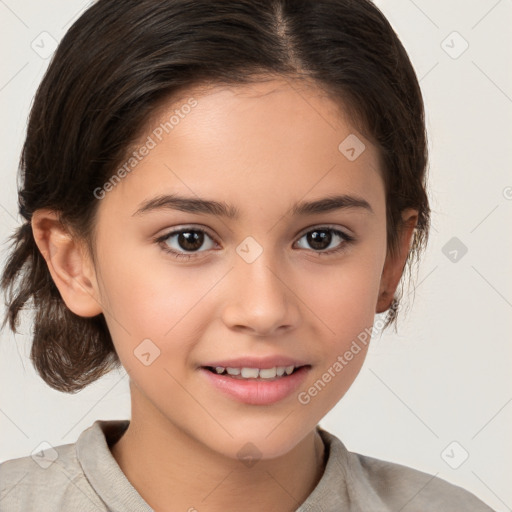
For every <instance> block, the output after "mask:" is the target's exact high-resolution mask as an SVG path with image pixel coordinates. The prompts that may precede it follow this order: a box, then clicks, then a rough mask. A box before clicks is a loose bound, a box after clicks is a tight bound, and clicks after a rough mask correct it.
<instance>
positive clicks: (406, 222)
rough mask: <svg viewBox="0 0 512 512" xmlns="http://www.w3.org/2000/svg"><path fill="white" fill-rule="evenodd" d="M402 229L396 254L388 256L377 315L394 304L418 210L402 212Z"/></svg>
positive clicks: (378, 300) (416, 222) (410, 209)
mask: <svg viewBox="0 0 512 512" xmlns="http://www.w3.org/2000/svg"><path fill="white" fill-rule="evenodd" d="M402 221H403V225H402V229H401V231H400V236H399V246H398V248H397V252H396V254H394V255H392V254H391V253H390V252H389V251H388V254H387V255H386V261H385V262H384V268H383V270H382V277H381V282H380V289H379V296H378V299H377V306H376V309H375V312H376V313H384V312H385V311H387V310H388V309H389V308H390V307H391V304H392V302H393V299H394V296H395V291H396V289H397V287H398V283H399V282H400V278H401V277H402V273H403V270H404V267H405V263H406V261H407V256H408V255H409V251H410V248H411V242H412V238H413V234H414V229H415V228H416V225H417V224H418V210H414V209H412V208H408V209H406V210H404V211H403V212H402Z"/></svg>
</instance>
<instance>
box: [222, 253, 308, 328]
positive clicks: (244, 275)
mask: <svg viewBox="0 0 512 512" xmlns="http://www.w3.org/2000/svg"><path fill="white" fill-rule="evenodd" d="M270 252H271V251H263V253H262V254H261V255H260V256H259V257H258V258H257V259H256V260H255V261H253V262H251V263H249V262H247V261H245V260H244V259H243V258H236V260H235V267H234V268H233V269H232V271H231V272H230V273H229V274H228V279H229V282H228V283H226V285H227V286H229V290H230V292H229V293H228V294H227V297H228V299H227V302H226V304H225V306H224V310H223V314H222V316H223V321H224V323H225V324H226V325H227V326H228V327H229V328H230V329H235V330H238V331H247V332H248V333H250V334H252V335H255V336H272V335H275V334H278V333H281V334H282V332H285V331H288V330H292V329H295V328H296V327H297V326H298V325H299V322H300V318H301V317H300V308H299V304H298V303H299V302H300V300H299V298H298V296H297V294H296V293H295V292H294V290H293V288H294V286H293V283H292V282H291V281H292V279H291V278H290V277H289V276H290V274H289V273H287V272H284V271H283V269H282V268H279V269H277V268H276V265H275V259H274V258H272V256H271V254H270ZM272 259H274V261H271V260H272ZM272 263H274V265H273V264H272ZM281 331H282V332H281Z"/></svg>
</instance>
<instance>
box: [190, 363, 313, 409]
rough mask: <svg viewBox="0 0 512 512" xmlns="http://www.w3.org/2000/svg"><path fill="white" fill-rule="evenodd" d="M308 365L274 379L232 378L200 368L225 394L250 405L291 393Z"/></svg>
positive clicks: (260, 403)
mask: <svg viewBox="0 0 512 512" xmlns="http://www.w3.org/2000/svg"><path fill="white" fill-rule="evenodd" d="M310 369H311V367H310V366H303V367H301V368H299V369H298V370H297V371H296V372H294V373H292V374H291V375H288V376H286V377H281V378H279V379H276V380H269V381H266V380H264V379H234V378H232V377H229V376H227V375H219V374H217V373H213V372H211V371H210V370H207V369H206V368H200V370H201V373H203V375H205V377H206V378H207V379H208V380H209V381H210V382H211V383H212V384H213V385H214V386H215V387H216V388H217V389H218V390H220V391H222V392H223V393H225V394H226V395H228V396H230V397H231V398H234V399H235V400H238V401H239V402H242V403H244V404H250V405H270V404H273V403H276V402H279V401H280V400H283V399H284V398H286V397H287V396H289V395H291V394H292V393H293V392H294V391H296V390H297V388H298V387H299V386H300V385H301V384H302V383H303V382H304V379H305V378H306V375H307V374H308V372H309V370H310Z"/></svg>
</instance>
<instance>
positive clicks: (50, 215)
mask: <svg viewBox="0 0 512 512" xmlns="http://www.w3.org/2000/svg"><path fill="white" fill-rule="evenodd" d="M31 224H32V232H33V234H34V239H35V242H36V244H37V247H38V248H39V251H40V252H41V254H42V255H43V257H44V259H45V260H46V263H47V265H48V269H49V271H50V274H51V276H52V278H53V282H54V283H55V285H56V286H57V288H58V290H59V292H60V295H61V297H62V299H63V300H64V302H65V304H66V306H67V307H68V308H69V309H70V310H71V311H72V312H73V313H75V314H77V315H79V316H82V317H92V316H96V315H98V314H100V313H102V311H103V309H102V307H101V305H100V303H99V293H98V288H97V283H96V276H95V273H94V267H93V265H92V262H91V261H90V258H89V256H88V254H87V252H86V250H85V246H84V244H83V242H81V241H79V240H78V239H76V238H75V237H73V236H72V234H71V233H70V232H69V231H68V230H66V228H65V227H64V226H63V224H62V223H61V222H60V220H59V215H58V213H57V212H54V211H51V210H47V209H40V210H36V211H35V212H34V213H33V215H32V221H31Z"/></svg>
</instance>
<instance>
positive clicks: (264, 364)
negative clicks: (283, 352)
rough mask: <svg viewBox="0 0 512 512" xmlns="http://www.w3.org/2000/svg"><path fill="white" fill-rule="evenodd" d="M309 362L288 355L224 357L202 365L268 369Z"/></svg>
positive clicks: (302, 364) (297, 365)
mask: <svg viewBox="0 0 512 512" xmlns="http://www.w3.org/2000/svg"><path fill="white" fill-rule="evenodd" d="M306 365H308V363H306V362H305V361H300V360H299V359H294V358H292V357H287V356H268V357H253V356H246V357H237V358H235V359H223V360H217V361H211V362H209V363H206V364H204V365H202V366H203V367H205V366H211V367H213V368H215V367H216V366H222V367H223V368H260V369H268V368H274V367H275V366H295V367H296V368H297V367H299V366H306Z"/></svg>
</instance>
